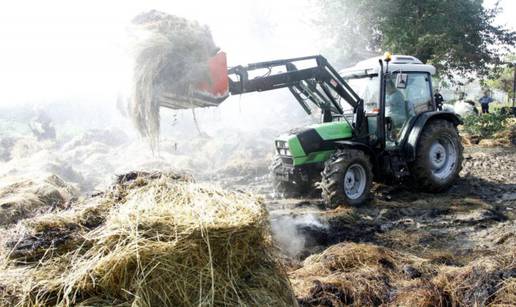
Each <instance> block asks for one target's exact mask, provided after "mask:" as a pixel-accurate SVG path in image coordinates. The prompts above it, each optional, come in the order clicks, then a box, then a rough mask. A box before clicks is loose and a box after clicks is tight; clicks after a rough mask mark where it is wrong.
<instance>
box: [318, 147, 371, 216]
mask: <svg viewBox="0 0 516 307" xmlns="http://www.w3.org/2000/svg"><path fill="white" fill-rule="evenodd" d="M321 176H322V180H321V183H320V188H321V190H322V198H323V200H324V202H325V204H326V207H328V208H330V209H333V208H336V207H338V206H339V205H351V206H357V205H361V204H363V203H365V202H366V201H367V200H368V199H369V193H370V190H371V184H372V181H373V173H372V165H371V161H370V159H369V157H368V156H367V155H366V154H365V153H364V152H363V151H361V150H356V149H348V150H337V151H336V152H335V153H334V154H333V155H332V156H331V157H330V159H328V160H327V161H326V163H325V165H324V170H323V171H322V173H321Z"/></svg>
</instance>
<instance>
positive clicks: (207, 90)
mask: <svg viewBox="0 0 516 307" xmlns="http://www.w3.org/2000/svg"><path fill="white" fill-rule="evenodd" d="M208 68H209V74H210V79H211V80H210V81H211V82H202V83H200V84H199V85H198V86H197V90H198V91H199V92H202V94H203V95H208V96H211V97H212V98H213V99H215V100H219V99H223V98H224V99H225V98H226V97H227V96H228V92H229V89H228V87H229V84H228V65H227V61H226V53H225V52H219V53H217V54H216V55H215V56H213V57H212V58H211V59H210V60H209V61H208Z"/></svg>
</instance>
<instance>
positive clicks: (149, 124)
mask: <svg viewBox="0 0 516 307" xmlns="http://www.w3.org/2000/svg"><path fill="white" fill-rule="evenodd" d="M132 24H133V27H132V30H133V31H132V35H133V38H134V40H135V43H134V46H133V48H134V71H133V91H132V99H131V106H130V115H131V117H132V119H133V121H134V124H135V125H136V128H137V129H138V131H139V132H140V134H141V135H142V136H144V137H147V138H148V139H149V141H150V144H151V146H152V147H153V148H155V147H156V145H157V141H158V137H159V107H160V103H162V102H166V104H167V107H169V108H174V109H188V108H194V107H206V106H211V105H212V104H210V103H208V102H206V103H205V104H203V103H202V102H201V101H196V100H194V99H188V98H189V97H190V98H191V96H192V90H193V88H194V87H195V86H196V85H197V84H199V83H200V82H208V83H209V82H210V76H209V70H208V60H209V59H210V58H211V57H212V56H214V55H215V54H216V53H217V51H218V48H217V47H216V46H215V43H214V42H213V39H212V36H211V33H210V30H209V29H208V27H206V26H202V25H200V24H199V23H198V22H195V21H190V20H187V19H184V18H181V17H177V16H173V15H169V14H166V13H163V12H159V11H155V10H152V11H149V12H146V13H142V14H140V15H138V16H136V17H135V18H134V19H133V21H132ZM179 97H180V98H179Z"/></svg>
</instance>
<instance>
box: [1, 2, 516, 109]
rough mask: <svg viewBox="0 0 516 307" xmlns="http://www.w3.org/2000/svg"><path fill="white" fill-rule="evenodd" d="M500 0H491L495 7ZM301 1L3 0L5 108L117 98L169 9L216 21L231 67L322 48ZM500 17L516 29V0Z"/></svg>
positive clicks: (506, 4)
mask: <svg viewBox="0 0 516 307" xmlns="http://www.w3.org/2000/svg"><path fill="white" fill-rule="evenodd" d="M494 2H495V0H487V1H486V2H485V3H486V6H491V5H493V3H494ZM300 3H301V1H296V0H282V1H278V0H260V1H252V0H241V1H237V0H226V1H222V0H221V1H208V0H206V1H201V0H189V1H182V0H180V1H178V0H172V1H171V0H167V1H157V0H150V1H131V0H125V1H122V0H120V1H118V0H112V1H99V0H89V1H70V0H67V1H64V0H46V1H37V0H34V1H24V0H18V1H2V3H1V4H0V84H1V85H2V86H0V106H2V105H4V106H5V105H11V104H25V103H48V102H54V101H66V100H75V101H95V102H96V103H108V102H109V101H114V100H115V98H116V95H117V93H118V92H119V91H120V90H121V89H123V88H124V87H125V84H126V82H127V80H126V79H127V76H128V71H129V68H130V65H128V61H127V55H126V48H125V46H126V42H125V37H126V33H127V32H126V29H127V25H128V24H129V21H130V20H131V18H132V17H134V16H135V15H136V14H138V13H140V12H142V11H146V10H149V9H158V10H163V11H166V12H168V13H171V14H175V15H180V16H183V17H186V18H191V19H197V20H199V21H200V22H201V23H204V24H208V25H209V26H210V28H211V31H212V34H213V36H214V39H215V41H216V43H217V44H218V45H219V46H221V47H222V49H223V50H225V51H226V52H227V53H228V61H229V64H230V65H235V64H242V63H248V62H255V61H260V60H268V59H275V58H283V57H295V56H303V55H310V54H317V53H320V52H321V49H322V47H321V46H320V45H319V44H316V43H314V42H317V39H318V38H317V33H316V32H315V30H314V29H313V26H311V24H310V23H311V15H310V10H309V8H308V7H304V6H303V5H301V4H300ZM500 4H501V6H502V7H503V8H504V13H503V14H502V15H501V16H500V17H499V19H498V20H497V22H499V23H502V24H507V25H508V26H509V27H512V28H513V29H516V19H514V18H513V17H512V16H511V13H512V12H516V1H514V0H502V1H500Z"/></svg>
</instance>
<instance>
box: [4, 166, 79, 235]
mask: <svg viewBox="0 0 516 307" xmlns="http://www.w3.org/2000/svg"><path fill="white" fill-rule="evenodd" d="M78 194H79V193H78V191H77V189H76V188H74V187H73V186H71V185H69V184H67V183H65V182H64V181H63V180H62V179H61V178H59V177H58V176H56V175H49V176H45V177H42V178H35V179H31V178H24V177H9V176H6V177H3V178H2V179H0V226H7V225H9V224H14V223H16V222H18V221H19V220H21V219H24V218H29V217H33V216H36V215H37V214H41V213H44V212H49V211H52V210H55V209H59V208H61V209H62V208H64V207H65V206H66V204H67V203H68V202H69V201H71V200H72V199H74V198H76V197H77V196H78Z"/></svg>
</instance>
